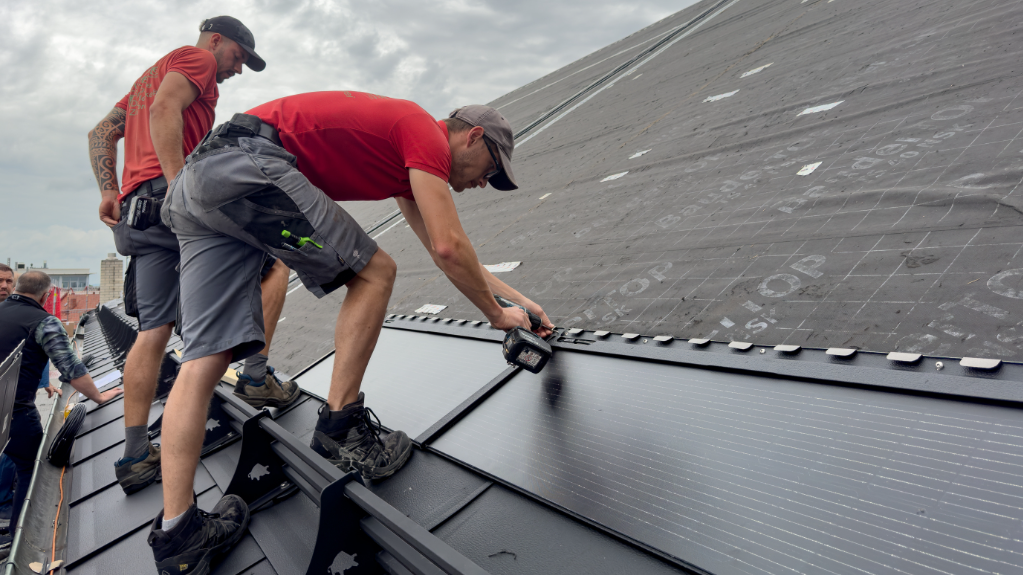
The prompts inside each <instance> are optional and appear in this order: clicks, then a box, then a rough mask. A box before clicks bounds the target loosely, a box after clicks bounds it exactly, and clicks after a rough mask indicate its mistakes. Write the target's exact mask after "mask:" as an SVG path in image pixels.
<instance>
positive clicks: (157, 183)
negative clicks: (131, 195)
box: [135, 176, 167, 197]
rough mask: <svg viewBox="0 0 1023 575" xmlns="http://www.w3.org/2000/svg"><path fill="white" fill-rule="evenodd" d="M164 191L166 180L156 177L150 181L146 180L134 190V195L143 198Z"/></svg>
mask: <svg viewBox="0 0 1023 575" xmlns="http://www.w3.org/2000/svg"><path fill="white" fill-rule="evenodd" d="M166 189H167V178H165V177H163V176H158V177H155V178H153V179H152V180H146V181H145V182H142V183H141V184H139V187H137V188H135V193H136V194H138V195H140V196H143V197H148V196H153V195H156V194H157V193H159V192H162V191H164V190H166Z"/></svg>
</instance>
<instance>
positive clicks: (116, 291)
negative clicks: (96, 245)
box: [99, 253, 124, 304]
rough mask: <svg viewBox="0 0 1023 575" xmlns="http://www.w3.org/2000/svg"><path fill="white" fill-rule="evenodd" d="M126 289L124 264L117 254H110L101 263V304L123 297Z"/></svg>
mask: <svg viewBox="0 0 1023 575" xmlns="http://www.w3.org/2000/svg"><path fill="white" fill-rule="evenodd" d="M123 289H124V262H123V261H122V260H119V259H117V254H113V253H108V254H107V259H105V260H103V261H101V262H100V263H99V303H101V304H104V303H107V302H108V301H110V300H112V299H118V298H120V297H121V296H122V291H123Z"/></svg>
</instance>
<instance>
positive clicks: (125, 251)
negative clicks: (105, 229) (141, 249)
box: [111, 210, 136, 256]
mask: <svg viewBox="0 0 1023 575" xmlns="http://www.w3.org/2000/svg"><path fill="white" fill-rule="evenodd" d="M111 231H113V232H114V247H115V248H117V253H119V254H121V255H122V256H134V255H136V250H135V242H134V241H133V240H132V237H131V228H130V227H128V210H124V211H122V212H121V219H120V221H118V222H117V223H116V224H114V227H113V229H112V230H111Z"/></svg>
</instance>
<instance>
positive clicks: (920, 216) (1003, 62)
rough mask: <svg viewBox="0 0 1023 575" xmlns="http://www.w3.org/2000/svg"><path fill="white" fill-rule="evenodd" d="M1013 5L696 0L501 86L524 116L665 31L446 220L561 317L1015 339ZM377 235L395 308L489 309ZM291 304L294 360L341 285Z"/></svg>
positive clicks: (944, 343)
mask: <svg viewBox="0 0 1023 575" xmlns="http://www.w3.org/2000/svg"><path fill="white" fill-rule="evenodd" d="M1018 10H1019V8H1018V7H1016V6H1015V5H1013V4H1006V3H1003V2H991V1H971V2H951V1H947V0H946V1H938V2H882V1H880V0H876V1H873V0H872V1H867V2H855V3H851V2H841V1H833V2H827V1H825V0H817V1H807V2H799V1H792V0H785V1H774V0H740V1H737V2H731V1H728V2H719V1H710V0H708V1H704V2H700V3H699V4H697V5H695V6H693V7H691V8H688V9H686V10H683V11H682V12H679V13H678V14H676V15H674V16H672V17H670V18H667V19H665V20H663V21H661V22H658V23H657V24H654V25H653V26H651V27H649V28H647V29H644V30H642V31H640V32H637V33H636V34H633V35H632V36H630V37H628V38H626V39H624V40H621V41H619V42H616V43H614V44H612V45H610V46H608V47H607V48H604V49H602V50H599V51H597V52H595V53H593V54H591V55H589V56H587V57H585V58H582V59H581V60H579V61H578V62H575V63H573V64H571V65H569V66H566V67H565V68H563V69H561V70H558V71H557V72H554V73H552V74H549V75H548V76H546V77H544V78H541V79H539V80H537V81H535V82H533V83H531V84H529V85H527V86H524V87H523V88H520V89H519V90H516V91H513V92H511V93H509V94H507V95H506V96H502V97H501V98H498V99H497V100H495V101H494V102H493V103H492V104H493V105H495V106H497V107H498V108H500V109H501V110H502V112H503V113H504V114H506V116H507V117H508V119H509V120H510V121H511V123H512V125H513V127H515V128H516V129H522V128H525V127H526V126H528V125H529V124H530V123H531V122H532V121H533V120H535V119H537V118H540V117H542V116H543V115H544V114H546V113H548V112H549V111H550V110H552V109H554V108H555V107H556V106H558V105H560V104H562V103H564V102H565V101H566V100H569V99H570V98H572V97H573V96H574V95H576V94H579V93H580V92H581V91H583V90H584V89H585V88H587V87H588V86H590V85H591V84H593V83H594V82H597V81H598V80H600V79H601V78H603V77H604V76H605V75H607V74H609V73H610V72H612V71H614V70H615V69H616V68H618V67H619V66H621V65H622V64H624V63H626V62H628V61H629V60H630V59H633V58H635V57H636V56H638V55H640V54H641V52H643V51H644V50H648V49H650V48H653V47H655V46H656V45H657V43H658V42H661V41H665V40H666V39H667V40H668V43H667V44H664V45H661V46H659V47H658V48H657V49H656V50H655V51H654V52H652V53H650V54H647V55H646V56H645V57H643V58H640V59H639V60H638V61H636V62H635V63H633V64H632V65H631V66H629V67H627V68H625V69H624V70H621V71H619V72H618V73H617V74H614V75H612V76H611V77H609V78H608V79H607V80H605V81H604V82H603V83H600V84H598V85H596V86H595V87H594V88H593V89H591V90H589V91H586V92H583V93H582V95H581V96H580V97H579V98H577V99H576V100H572V101H571V103H569V104H568V105H566V106H565V107H563V108H562V109H561V111H560V112H558V113H557V114H555V115H554V116H553V117H552V118H550V119H548V120H547V121H545V122H543V123H541V124H540V125H539V126H537V127H536V128H533V129H532V130H531V131H530V132H528V133H526V134H524V135H522V136H520V137H519V139H518V145H517V148H516V154H515V161H516V167H517V169H516V176H517V178H518V180H519V181H520V184H521V185H520V189H519V190H517V191H515V192H498V191H495V190H492V189H489V188H488V189H485V190H482V191H480V190H469V191H467V192H465V193H463V194H459V195H457V198H456V201H457V203H458V207H459V213H460V214H461V219H462V223H463V226H464V227H465V229H466V230H467V232H468V234H469V237H470V238H471V239H472V240H473V242H474V245H475V247H476V250H477V252H478V253H479V256H480V258H481V260H482V261H483V263H486V264H495V263H499V262H505V261H522V262H523V264H522V266H521V267H519V268H518V269H516V270H515V271H513V272H510V273H506V274H502V275H501V276H500V277H502V278H503V279H505V280H506V281H508V282H509V283H510V284H511V285H513V286H515V287H516V288H517V289H520V290H521V291H522V292H523V293H525V294H527V295H528V296H529V297H531V298H533V299H535V300H536V301H537V302H538V303H540V304H541V305H543V306H544V308H545V309H546V310H547V311H548V313H549V314H550V315H551V317H552V318H553V319H554V321H555V322H556V323H558V324H559V325H566V326H575V327H586V328H588V329H610V330H614V331H634V332H639V333H644V334H649V335H658V334H669V335H673V336H675V337H710V338H713V339H716V340H724V341H728V340H731V339H738V340H750V341H755V342H758V343H764V344H780V343H790V344H791V343H795V344H800V345H808V346H814V347H828V346H832V345H841V346H852V347H860V348H863V349H871V350H877V351H885V352H888V351H893V350H900V351H915V352H923V353H932V354H937V355H950V356H964V355H979V356H986V357H1001V358H1004V359H1011V358H1017V357H1019V354H1020V345H1021V344H1023V337H1021V334H1020V331H1019V330H1020V327H1019V323H1020V322H1021V321H1023V317H1020V309H1021V307H1020V299H1019V298H1020V293H1021V292H1020V289H1019V281H1020V278H1021V277H1023V272H1020V271H1019V270H1020V269H1023V260H1021V257H1023V256H1021V253H1023V251H1021V247H1023V242H1021V240H1020V238H1021V237H1023V235H1021V233H1020V224H1021V221H1023V216H1021V210H1023V204H1020V200H1019V195H1020V191H1019V190H1018V189H1017V187H1018V184H1019V182H1020V181H1021V179H1023V172H1021V171H1020V162H1019V157H1020V150H1023V145H1021V144H1020V141H1019V140H1018V139H1017V136H1018V134H1019V132H1020V126H1021V125H1023V124H1020V122H1021V121H1023V117H1021V108H1020V105H1019V101H1018V99H1017V96H1018V94H1019V92H1020V84H1019V80H1018V77H1019V74H1018V73H1017V72H1016V71H1015V68H1016V67H1017V64H1016V62H1017V61H1018V59H1019V56H1020V45H1019V42H1018V41H1017V40H1016V38H1017V36H1018V34H1015V35H1014V32H1015V30H1016V26H1017V22H1018V21H1019V20H1020V18H1019V17H1020V14H1019V12H1018ZM701 15H702V16H703V18H702V19H701V20H696V21H695V22H694V19H697V18H698V17H699V16H701ZM687 26H688V27H687ZM697 27H698V28H697ZM687 33H688V35H685V34H687ZM670 34H676V35H675V36H669V35H670ZM683 36H684V37H683ZM765 66H767V67H765ZM709 97H710V98H711V99H713V97H719V99H716V100H713V101H706V100H708V98H709ZM837 102H841V103H839V104H837V105H836V106H835V107H833V108H831V109H828V110H824V111H819V112H815V113H804V111H806V110H809V109H813V108H815V107H818V106H821V105H829V104H833V103H837ZM562 114H563V116H562ZM640 152H646V153H645V154H643V155H642V156H639V157H633V156H634V155H635V154H637V153H640ZM817 162H820V165H819V166H818V167H817V168H816V169H815V170H814V171H813V172H812V173H810V174H809V175H806V176H801V175H797V174H798V173H799V171H800V169H801V168H803V167H804V166H807V165H812V164H816V163H817ZM625 172H627V173H626V175H624V176H622V177H621V178H619V179H613V180H609V181H603V180H604V179H605V178H607V177H608V176H613V175H616V174H622V173H625ZM547 194H550V195H549V196H547ZM544 196H546V199H543V200H541V198H542V197H544ZM387 207H388V208H390V207H391V206H387ZM352 212H353V214H354V215H356V217H357V218H358V219H359V220H360V221H362V222H363V223H364V224H366V225H369V224H370V223H372V222H374V221H376V220H377V219H379V217H380V216H381V215H382V213H383V212H382V211H377V212H374V213H372V214H370V213H369V212H368V211H366V210H365V207H364V206H354V207H352ZM364 214H366V215H364ZM378 241H379V242H380V244H381V246H382V247H383V248H384V249H385V250H387V252H388V253H390V254H391V255H392V256H393V257H394V258H395V260H396V261H397V262H398V268H399V271H398V274H399V275H398V282H397V285H396V287H395V290H394V295H393V297H392V300H391V311H392V312H395V313H413V312H414V310H415V309H417V308H418V307H419V306H421V305H423V304H427V303H430V304H440V305H447V306H449V309H448V310H447V313H450V314H452V315H454V316H457V317H467V318H474V319H483V318H482V317H481V316H480V314H479V312H478V311H476V310H475V309H474V308H473V307H472V306H471V304H470V303H469V302H468V301H467V300H465V299H464V298H463V297H462V296H461V295H460V294H459V293H458V292H457V291H456V290H455V289H454V288H453V287H452V286H451V285H450V283H449V282H447V281H445V279H444V277H443V275H442V274H440V272H439V271H438V270H437V269H436V268H435V267H434V266H433V264H432V262H431V261H430V260H429V258H427V257H424V253H423V249H422V247H421V245H419V241H418V239H416V237H415V236H414V234H413V233H412V232H411V230H410V229H408V228H406V227H405V226H404V225H403V224H402V225H398V226H397V227H395V228H393V229H391V230H390V231H387V232H386V233H384V234H383V235H381V236H380V238H379V239H378ZM293 296H295V297H294V299H295V300H296V303H297V302H298V301H303V300H304V299H308V298H309V296H306V295H303V294H302V292H301V290H300V291H299V292H296V293H295V294H293ZM338 297H340V296H338ZM288 305H289V308H288V310H287V311H286V315H288V316H291V317H289V318H288V321H291V320H292V318H293V317H294V315H295V314H298V315H299V317H302V318H303V320H306V319H313V324H314V326H313V327H309V326H308V325H306V324H305V323H303V324H301V329H302V331H303V332H305V331H306V330H309V329H311V330H312V331H311V335H315V337H314V338H313V341H315V343H310V342H309V341H308V340H306V341H303V343H302V345H304V346H306V347H307V348H312V349H309V351H308V354H307V353H306V350H302V351H298V350H295V347H297V346H292V345H290V344H289V345H285V344H284V343H283V342H284V341H285V340H288V338H290V337H291V334H292V333H296V334H297V333H298V332H297V329H296V328H292V327H291V326H290V325H288V323H287V322H285V323H283V324H282V325H281V330H280V332H279V333H280V337H281V338H282V349H283V350H286V352H285V353H287V354H289V355H290V354H293V353H294V354H297V355H296V357H299V355H300V356H301V358H302V360H303V361H310V360H312V359H313V358H312V357H311V356H312V355H314V352H315V351H319V349H316V348H318V347H319V346H320V345H321V344H322V345H329V344H327V342H328V341H329V337H319V335H320V334H319V333H317V331H316V330H317V328H316V327H315V324H317V323H318V324H322V325H323V326H324V332H323V334H324V335H325V336H326V335H327V334H328V333H329V329H328V328H329V326H330V325H332V322H333V319H332V318H333V314H332V313H327V314H323V315H322V317H321V319H319V321H316V320H315V318H314V316H315V315H317V314H315V313H311V312H310V311H308V310H311V309H324V310H327V309H336V305H337V301H336V298H334V299H330V300H328V301H324V302H322V303H321V304H320V305H321V306H322V308H320V307H310V306H313V304H310V303H306V302H304V301H303V303H301V306H300V307H299V308H295V307H292V305H293V304H292V302H291V301H290V300H289V304H288ZM292 310H295V311H292ZM292 329H296V331H295V332H292V331H291V330H292ZM320 349H322V348H320ZM303 361H300V362H298V364H299V365H304V364H303ZM296 367H298V366H296Z"/></svg>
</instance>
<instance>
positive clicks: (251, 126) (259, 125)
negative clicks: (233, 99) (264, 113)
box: [210, 114, 281, 146]
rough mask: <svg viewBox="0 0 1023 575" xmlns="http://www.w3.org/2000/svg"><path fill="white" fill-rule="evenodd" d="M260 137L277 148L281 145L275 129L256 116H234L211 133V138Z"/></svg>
mask: <svg viewBox="0 0 1023 575" xmlns="http://www.w3.org/2000/svg"><path fill="white" fill-rule="evenodd" d="M257 136H258V137H260V138H266V139H267V140H270V141H271V142H273V143H274V144H277V145H278V146H280V145H281V138H280V136H279V135H278V134H277V129H276V128H274V127H273V126H271V125H270V124H266V123H264V122H263V121H262V120H260V119H259V117H258V116H252V115H250V114H235V115H234V116H233V117H232V118H231V120H230V121H229V122H224V123H223V124H221V125H219V126H217V127H216V128H215V129H214V130H213V131H212V132H211V133H210V137H211V138H223V137H226V138H239V137H250V138H252V137H257Z"/></svg>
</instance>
